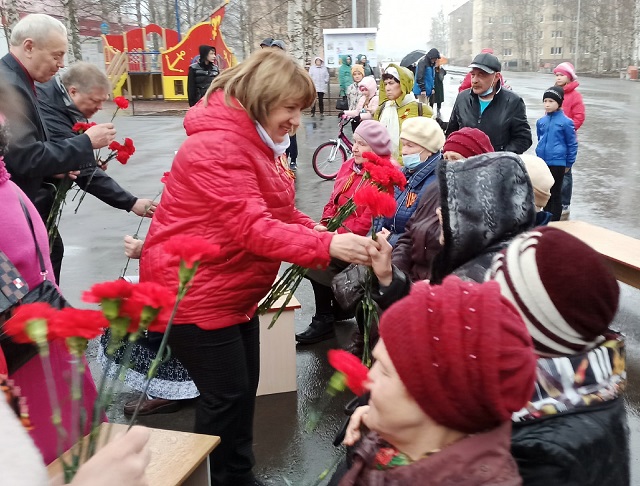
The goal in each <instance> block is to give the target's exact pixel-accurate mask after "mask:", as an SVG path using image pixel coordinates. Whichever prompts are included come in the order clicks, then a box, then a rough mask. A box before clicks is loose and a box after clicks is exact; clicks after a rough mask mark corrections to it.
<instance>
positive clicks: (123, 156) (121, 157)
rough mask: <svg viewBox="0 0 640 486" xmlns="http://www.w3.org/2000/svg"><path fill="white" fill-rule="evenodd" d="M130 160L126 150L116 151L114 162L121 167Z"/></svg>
mask: <svg viewBox="0 0 640 486" xmlns="http://www.w3.org/2000/svg"><path fill="white" fill-rule="evenodd" d="M130 158H131V155H130V154H129V152H127V151H126V150H118V153H117V154H116V160H117V161H118V162H120V163H121V164H122V165H125V164H126V163H127V162H128V161H129V159H130Z"/></svg>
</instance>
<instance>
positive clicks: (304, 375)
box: [61, 72, 640, 485]
mask: <svg viewBox="0 0 640 486" xmlns="http://www.w3.org/2000/svg"><path fill="white" fill-rule="evenodd" d="M504 74H505V78H506V80H507V82H508V83H509V84H510V85H511V86H512V88H513V89H514V91H516V92H517V93H518V94H520V95H521V96H522V97H523V98H524V100H525V102H526V104H527V113H528V116H529V121H530V123H531V125H532V126H533V127H534V129H533V132H534V138H535V121H536V120H537V119H538V118H539V117H540V116H542V115H543V114H544V113H543V108H542V93H543V91H544V89H546V88H548V87H549V86H551V85H552V84H553V81H554V80H553V76H552V75H545V74H531V73H527V74H523V73H508V72H507V73H504ZM460 81H461V77H459V76H448V77H447V78H445V89H446V91H447V93H446V97H445V99H446V102H445V104H444V106H443V114H444V115H445V116H444V118H445V119H446V118H447V117H448V115H449V113H450V111H451V107H452V105H453V101H454V99H455V94H456V93H457V86H458V84H459V82H460ZM580 81H581V83H582V84H581V88H580V91H581V92H582V94H583V96H584V100H585V104H586V108H587V119H586V122H585V123H584V125H583V127H582V128H581V129H580V132H579V141H580V148H579V154H578V160H577V162H576V165H575V166H574V195H573V202H572V206H571V218H572V219H579V220H584V221H588V222H591V223H594V224H598V225H601V226H604V227H606V228H609V229H612V230H615V231H618V232H621V233H624V234H626V235H629V236H632V237H635V238H640V211H638V210H637V208H638V207H640V189H639V188H640V162H639V158H638V153H639V152H640V137H638V131H637V128H636V127H637V126H638V123H639V122H640V114H639V113H640V84H638V83H632V82H630V81H623V80H619V79H590V78H582V79H581V80H580ZM111 113H112V111H111V109H110V108H106V109H105V112H103V113H100V114H99V115H98V116H97V117H96V121H107V120H108V118H110V116H111ZM116 127H117V129H118V132H119V137H120V136H121V137H124V136H128V137H131V138H133V140H134V142H135V144H136V148H137V151H136V154H135V155H134V156H133V157H132V159H131V160H130V162H129V163H128V164H127V165H126V166H120V165H119V164H117V163H116V162H112V163H111V164H110V167H109V173H110V174H111V175H112V176H113V177H114V178H115V179H116V180H118V181H119V182H120V183H121V185H122V186H123V187H125V188H127V189H128V190H130V191H131V192H133V193H134V194H136V195H137V196H139V197H148V198H153V197H155V196H156V194H157V193H158V191H159V190H160V189H161V183H160V177H161V176H162V173H163V172H164V171H166V170H169V168H170V166H171V161H172V158H173V154H174V151H175V150H177V149H178V148H179V146H180V143H181V142H182V141H183V140H184V138H185V134H184V130H183V128H182V118H181V117H176V116H136V117H131V116H120V115H118V117H117V118H116ZM348 130H349V133H350V129H348ZM336 134H337V118H336V117H335V116H325V117H324V118H321V117H319V116H318V115H316V117H315V118H311V117H310V116H308V115H306V116H304V118H303V121H302V125H301V127H300V129H299V131H298V144H299V149H300V156H299V158H298V167H299V169H298V172H297V182H296V187H297V205H298V207H299V208H300V209H301V210H303V211H304V212H306V213H307V214H309V215H310V216H311V217H314V218H318V217H319V216H320V214H321V211H322V208H323V206H324V204H325V203H326V201H327V199H328V197H329V195H330V193H331V189H332V185H333V183H332V182H328V181H323V180H321V179H320V178H319V177H317V176H316V175H315V173H314V172H313V169H312V167H311V155H312V153H313V150H314V149H315V147H317V146H318V145H319V144H320V143H322V142H324V141H326V140H328V139H329V138H330V137H334V136H335V135H336ZM534 145H535V144H534ZM73 207H74V206H70V207H68V208H67V209H66V210H65V214H64V215H63V218H62V225H61V233H62V235H63V238H64V241H65V247H66V251H65V260H64V263H63V272H62V289H63V291H64V294H65V295H66V296H67V297H68V298H69V300H70V301H71V302H72V303H73V304H76V305H78V306H81V305H82V304H81V302H80V294H81V291H82V290H85V289H87V288H89V287H90V286H91V284H93V283H95V282H99V281H104V280H109V279H114V278H117V277H118V276H119V275H120V273H121V271H122V268H123V267H124V264H125V261H126V258H125V256H124V254H123V246H122V238H123V236H124V235H125V234H133V233H134V232H135V230H136V227H137V225H138V221H139V218H137V217H136V216H135V215H133V214H127V213H125V212H123V211H118V210H116V209H113V208H110V207H108V206H107V205H105V204H104V203H102V202H100V201H98V200H96V199H95V198H93V197H92V196H89V197H87V198H86V199H85V201H84V202H83V203H82V206H81V208H80V210H79V211H78V213H77V214H73ZM147 228H148V223H147V222H145V224H143V226H142V230H141V236H143V235H144V234H145V232H146V229H147ZM137 269H138V265H137V262H133V263H132V264H131V265H130V266H129V272H128V273H129V274H135V273H136V272H137ZM594 284H595V285H597V282H594ZM621 287H622V294H621V303H620V311H619V314H618V316H617V318H616V321H615V323H614V325H613V327H614V328H617V329H619V330H621V331H622V332H623V333H625V334H626V336H627V343H628V372H629V382H628V389H627V397H626V398H627V404H628V410H629V412H630V413H629V418H630V427H631V430H632V451H633V457H632V472H633V477H634V478H636V480H635V482H637V483H640V454H639V453H638V452H639V451H640V383H639V380H640V327H639V326H638V322H640V291H638V290H636V289H634V288H631V287H629V286H626V285H622V286H621ZM296 296H297V298H298V300H299V301H300V302H301V303H302V309H301V310H299V311H296V330H297V331H301V330H303V329H304V328H305V327H306V326H307V325H308V323H309V322H310V320H311V316H312V315H313V311H314V309H313V295H312V292H311V287H310V285H309V284H308V283H307V282H303V284H302V286H301V288H300V289H299V290H298V292H297V293H296ZM575 305H581V296H580V295H576V296H575ZM354 327H355V326H354V323H353V322H345V323H340V324H339V325H338V326H337V330H336V331H337V338H336V339H335V340H331V341H327V342H324V343H321V344H317V345H313V346H306V347H299V348H298V353H297V376H298V392H297V393H284V394H278V395H271V396H264V397H259V398H258V399H257V410H256V417H255V453H256V467H255V472H256V474H257V475H258V477H259V478H261V479H262V480H263V481H265V482H266V483H267V484H284V481H283V479H282V477H283V476H284V477H286V478H287V479H289V480H290V481H291V482H292V483H293V484H296V485H298V484H311V482H313V481H314V479H315V478H317V476H318V475H319V474H320V473H321V472H322V471H323V470H324V469H325V468H326V467H327V466H328V465H330V464H331V463H332V462H333V461H334V459H335V458H337V457H339V455H340V454H341V452H340V450H337V449H335V448H334V447H333V446H332V445H331V442H332V440H333V436H334V434H335V432H336V431H337V430H338V429H339V427H340V425H341V423H342V421H343V418H344V415H343V413H342V408H343V405H344V404H345V403H346V402H347V401H348V400H349V399H350V397H349V396H347V395H345V396H343V397H337V398H336V399H334V400H332V401H330V402H328V403H327V404H326V409H325V414H324V419H323V420H322V421H321V423H320V424H319V426H318V428H317V429H316V431H315V432H313V433H306V432H305V431H304V429H305V424H306V417H307V416H308V412H309V410H310V409H311V408H317V407H318V406H320V404H321V403H324V398H323V391H324V388H325V386H326V384H327V381H328V379H329V377H330V375H331V370H330V369H329V367H328V364H327V362H326V351H327V350H328V349H331V348H335V347H340V346H346V345H347V344H348V343H349V339H350V335H351V333H352V332H353V330H354ZM262 352H263V353H268V352H269V350H268V349H264V348H263V349H262ZM132 396H133V395H132V394H131V393H124V394H123V395H122V396H121V397H120V398H119V400H118V402H117V403H116V405H115V406H114V407H113V409H112V411H111V417H112V419H113V420H115V421H124V420H125V419H124V417H123V416H122V413H121V407H122V403H123V402H124V401H125V400H126V399H128V398H130V397H132ZM193 417H194V402H193V401H192V402H190V403H188V404H186V405H185V407H184V408H183V409H182V410H181V411H180V412H177V413H173V414H166V415H154V416H148V417H142V418H141V419H140V423H142V424H144V425H148V426H151V427H159V428H167V429H176V430H186V431H189V430H191V428H192V423H193ZM635 482H634V484H635Z"/></svg>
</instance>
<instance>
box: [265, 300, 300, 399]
mask: <svg viewBox="0 0 640 486" xmlns="http://www.w3.org/2000/svg"><path fill="white" fill-rule="evenodd" d="M283 301H284V297H283V298H282V299H280V300H278V301H277V302H276V303H275V304H274V305H273V306H272V307H271V309H270V310H269V312H267V313H266V314H264V315H262V316H260V383H259V384H258V393H257V394H258V396H260V395H271V394H273V393H284V392H292V391H296V390H297V389H298V385H297V374H296V336H295V335H296V331H295V325H294V314H295V309H299V308H300V307H301V306H300V302H298V300H297V299H296V298H295V296H294V297H292V298H291V301H290V302H289V304H288V305H287V307H286V308H285V310H284V311H283V312H282V314H280V317H279V318H278V320H277V322H276V323H275V324H274V326H273V327H272V328H271V329H269V324H271V319H272V318H273V314H274V313H275V312H277V311H278V309H279V308H280V306H281V305H282V302H283Z"/></svg>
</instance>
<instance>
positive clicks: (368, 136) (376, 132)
mask: <svg viewBox="0 0 640 486" xmlns="http://www.w3.org/2000/svg"><path fill="white" fill-rule="evenodd" d="M353 133H354V135H360V136H361V137H362V138H364V141H365V142H367V144H369V146H370V147H371V151H372V152H373V153H375V154H376V155H380V156H385V155H391V137H389V132H388V131H387V129H386V127H385V126H384V125H383V124H382V123H380V122H378V121H375V120H364V121H363V122H361V123H360V125H358V128H356V131H355V132H353Z"/></svg>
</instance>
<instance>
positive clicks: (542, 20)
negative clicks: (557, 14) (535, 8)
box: [540, 15, 544, 23]
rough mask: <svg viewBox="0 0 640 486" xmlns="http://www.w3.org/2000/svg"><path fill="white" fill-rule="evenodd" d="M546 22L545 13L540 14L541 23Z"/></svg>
mask: <svg viewBox="0 0 640 486" xmlns="http://www.w3.org/2000/svg"><path fill="white" fill-rule="evenodd" d="M542 22H544V15H541V16H540V23H542Z"/></svg>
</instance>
